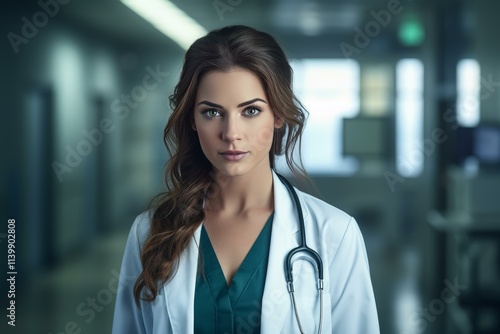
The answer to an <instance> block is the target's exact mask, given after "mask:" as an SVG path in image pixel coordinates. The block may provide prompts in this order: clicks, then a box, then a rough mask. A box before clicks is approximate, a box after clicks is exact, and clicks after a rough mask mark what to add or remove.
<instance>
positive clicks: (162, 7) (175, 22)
mask: <svg viewBox="0 0 500 334" xmlns="http://www.w3.org/2000/svg"><path fill="white" fill-rule="evenodd" d="M121 2H122V3H123V4H125V5H126V6H127V7H129V8H130V9H132V10H133V11H134V12H136V13H137V14H138V15H139V16H141V17H142V18H143V19H145V20H146V21H148V22H149V23H151V24H152V25H153V26H154V27H155V28H156V29H158V30H159V31H161V32H162V33H163V34H165V35H166V36H167V37H168V38H170V39H172V40H173V41H174V42H176V43H177V44H178V45H179V46H180V47H181V48H183V49H184V50H187V49H188V48H189V47H190V46H191V44H193V42H194V41H195V40H197V39H198V38H200V37H202V36H204V35H206V34H207V33H208V31H207V30H206V29H205V28H203V27H202V26H201V25H199V24H198V23H197V22H196V21H195V20H193V19H192V18H191V17H189V16H188V15H187V14H186V13H185V12H184V11H182V10H181V9H179V7H177V6H176V5H174V4H173V3H171V2H170V1H167V0H121Z"/></svg>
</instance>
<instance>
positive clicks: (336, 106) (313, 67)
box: [277, 59, 360, 175]
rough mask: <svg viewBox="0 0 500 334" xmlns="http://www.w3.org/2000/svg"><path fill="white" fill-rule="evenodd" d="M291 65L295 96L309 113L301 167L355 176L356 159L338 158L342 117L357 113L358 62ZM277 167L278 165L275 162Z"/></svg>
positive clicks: (312, 171)
mask: <svg viewBox="0 0 500 334" xmlns="http://www.w3.org/2000/svg"><path fill="white" fill-rule="evenodd" d="M291 65H292V68H293V71H294V92H295V95H296V96H297V97H298V98H299V100H300V101H301V102H302V103H303V104H304V106H305V107H306V109H307V110H308V111H309V118H308V119H307V122H306V126H305V129H304V133H303V136H302V161H303V163H304V168H305V169H306V171H307V172H308V173H310V174H316V175H318V174H319V175H342V174H344V175H345V174H353V173H355V172H356V170H357V168H358V162H357V160H356V159H355V158H353V157H343V155H342V118H344V117H354V116H356V115H357V114H358V113H359V108H360V101H359V89H360V73H359V72H360V70H359V64H358V62H356V61H355V60H351V59H302V60H294V61H292V62H291ZM282 160H284V159H282ZM277 166H278V168H279V167H280V166H281V164H280V161H279V160H278V161H277Z"/></svg>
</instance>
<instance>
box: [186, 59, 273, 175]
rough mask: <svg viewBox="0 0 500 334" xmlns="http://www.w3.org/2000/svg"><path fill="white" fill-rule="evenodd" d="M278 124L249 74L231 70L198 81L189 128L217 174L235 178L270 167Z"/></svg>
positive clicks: (213, 73)
mask: <svg viewBox="0 0 500 334" xmlns="http://www.w3.org/2000/svg"><path fill="white" fill-rule="evenodd" d="M282 124H283V122H282V121H280V120H278V119H276V118H275V116H274V114H273V112H272V110H271V108H270V106H269V101H268V99H267V96H266V92H265V91H264V88H263V87H262V84H261V83H260V80H259V78H258V77H257V76H256V75H255V74H254V73H253V72H251V71H248V70H246V69H242V68H239V67H235V68H233V69H231V70H230V71H228V72H222V71H212V72H209V73H207V74H205V75H204V76H203V77H202V79H201V81H200V83H199V86H198V91H197V94H196V101H195V108H194V124H193V129H194V130H195V131H196V132H197V133H198V138H199V140H200V145H201V148H202V150H203V153H204V154H205V156H206V157H207V159H208V160H209V161H210V162H211V163H212V165H213V167H214V169H215V171H216V172H217V171H219V172H221V173H223V174H224V175H227V176H238V175H243V174H246V173H248V172H249V171H252V170H254V169H256V168H257V169H261V168H269V166H270V162H269V150H270V149H271V144H272V141H273V133H274V128H275V127H276V128H279V127H281V125H282Z"/></svg>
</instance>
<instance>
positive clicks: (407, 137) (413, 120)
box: [396, 59, 424, 177]
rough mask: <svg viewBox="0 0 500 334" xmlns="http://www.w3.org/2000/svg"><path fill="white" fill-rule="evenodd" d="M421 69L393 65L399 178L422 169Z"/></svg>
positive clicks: (418, 64)
mask: <svg viewBox="0 0 500 334" xmlns="http://www.w3.org/2000/svg"><path fill="white" fill-rule="evenodd" d="M423 89H424V65H423V63H422V61H421V60H419V59H401V60H400V61H399V62H398V63H397V65H396V168H397V170H398V173H399V174H400V175H401V176H405V177H416V176H419V175H420V174H421V173H422V171H423V168H424V147H423V128H424V96H423Z"/></svg>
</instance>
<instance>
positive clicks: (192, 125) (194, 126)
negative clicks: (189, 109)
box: [191, 120, 197, 131]
mask: <svg viewBox="0 0 500 334" xmlns="http://www.w3.org/2000/svg"><path fill="white" fill-rule="evenodd" d="M191 128H192V129H193V130H194V131H197V130H196V124H195V123H194V120H192V121H191Z"/></svg>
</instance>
